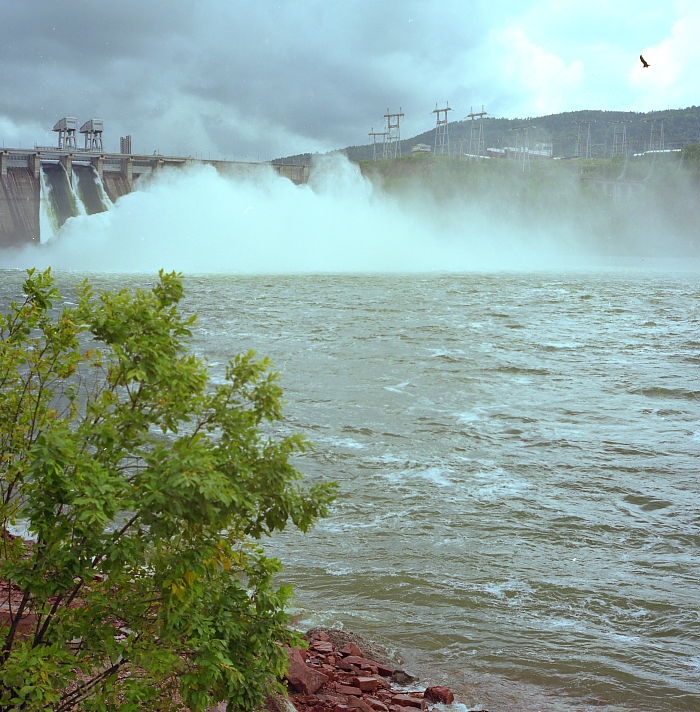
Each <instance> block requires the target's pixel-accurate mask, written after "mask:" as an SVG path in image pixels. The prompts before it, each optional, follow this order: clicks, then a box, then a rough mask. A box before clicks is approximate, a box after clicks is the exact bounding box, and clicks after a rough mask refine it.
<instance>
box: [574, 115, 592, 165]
mask: <svg viewBox="0 0 700 712" xmlns="http://www.w3.org/2000/svg"><path fill="white" fill-rule="evenodd" d="M591 123H592V121H590V120H586V121H579V122H577V124H576V126H577V128H578V131H577V134H576V155H577V156H578V157H579V158H586V159H590V158H591V155H592V151H591ZM582 129H583V130H582Z"/></svg>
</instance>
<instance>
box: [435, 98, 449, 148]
mask: <svg viewBox="0 0 700 712" xmlns="http://www.w3.org/2000/svg"><path fill="white" fill-rule="evenodd" d="M448 111H452V109H451V108H450V106H449V102H447V105H446V106H445V108H444V109H438V105H437V102H435V110H434V111H433V114H437V125H436V126H435V151H434V152H435V154H446V155H448V156H449V155H450V134H449V119H448V118H447V112H448Z"/></svg>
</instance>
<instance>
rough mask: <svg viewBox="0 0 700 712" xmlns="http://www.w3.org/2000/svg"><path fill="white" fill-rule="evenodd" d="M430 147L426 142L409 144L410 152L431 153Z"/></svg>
mask: <svg viewBox="0 0 700 712" xmlns="http://www.w3.org/2000/svg"><path fill="white" fill-rule="evenodd" d="M432 150H433V149H432V148H430V146H428V144H427V143H417V144H416V145H415V146H411V153H432Z"/></svg>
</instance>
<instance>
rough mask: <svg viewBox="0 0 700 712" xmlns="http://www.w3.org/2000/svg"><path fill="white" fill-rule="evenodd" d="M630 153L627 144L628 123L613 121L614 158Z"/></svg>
mask: <svg viewBox="0 0 700 712" xmlns="http://www.w3.org/2000/svg"><path fill="white" fill-rule="evenodd" d="M628 152H629V145H628V142H627V122H626V121H613V145H612V155H613V156H626V155H627V154H628Z"/></svg>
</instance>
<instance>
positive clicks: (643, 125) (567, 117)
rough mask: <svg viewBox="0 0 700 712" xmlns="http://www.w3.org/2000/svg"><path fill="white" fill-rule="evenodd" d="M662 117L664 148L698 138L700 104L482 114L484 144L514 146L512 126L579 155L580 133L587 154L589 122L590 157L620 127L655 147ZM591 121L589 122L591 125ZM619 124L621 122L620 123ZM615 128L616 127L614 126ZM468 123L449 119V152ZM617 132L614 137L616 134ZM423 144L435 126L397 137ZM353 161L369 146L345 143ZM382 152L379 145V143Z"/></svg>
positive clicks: (631, 144)
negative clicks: (527, 114)
mask: <svg viewBox="0 0 700 712" xmlns="http://www.w3.org/2000/svg"><path fill="white" fill-rule="evenodd" d="M661 119H663V138H664V146H665V147H666V148H680V147H682V146H683V145H685V144H689V143H698V142H700V106H690V107H688V108H686V109H667V110H665V111H651V112H649V113H638V112H634V111H570V112H566V113H563V114H550V115H548V116H537V117H534V118H527V119H496V118H485V119H484V123H483V132H484V143H485V145H486V146H487V147H491V146H493V147H500V146H513V145H515V141H516V138H515V134H514V131H513V129H514V128H516V127H520V126H526V125H527V126H529V127H530V128H529V130H528V134H529V138H528V140H529V145H530V146H531V147H534V146H535V144H537V143H551V144H552V147H553V151H554V155H555V156H561V157H565V156H574V155H577V137H579V136H580V141H581V144H580V152H581V153H585V145H586V140H587V134H588V126H589V125H590V136H591V137H590V155H591V156H592V157H593V158H604V157H606V156H608V155H609V154H610V152H611V150H612V148H613V143H614V141H615V142H620V141H621V137H622V126H623V125H624V127H625V133H626V140H627V143H628V150H629V151H630V152H638V151H644V150H646V149H648V148H649V147H650V145H651V147H654V148H658V147H659V142H660V135H661V126H662V122H661ZM589 122H590V124H589ZM619 122H624V124H620V123H619ZM616 127H617V128H616ZM471 128H472V127H471V121H470V120H466V121H451V122H450V124H449V140H450V149H451V153H454V154H456V153H458V152H459V151H460V148H462V149H463V150H464V151H468V150H469V135H470V130H471ZM615 133H617V136H616V137H614V134H615ZM417 143H425V144H427V145H428V146H431V147H432V146H434V144H435V129H434V128H432V129H431V130H429V131H425V132H424V133H421V134H418V135H417V136H413V137H411V138H407V139H404V140H403V141H401V154H402V155H403V156H406V155H409V154H410V152H411V146H414V145H415V144H417ZM343 150H344V152H345V154H346V155H347V156H348V158H349V159H350V160H352V161H364V160H369V159H371V158H372V144H365V145H361V146H348V147H347V148H345V149H343ZM378 150H381V147H378ZM310 159H311V155H310V154H308V153H305V154H298V155H296V156H287V157H285V158H279V159H276V162H289V163H308V162H309V161H310Z"/></svg>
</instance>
